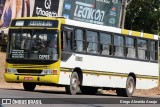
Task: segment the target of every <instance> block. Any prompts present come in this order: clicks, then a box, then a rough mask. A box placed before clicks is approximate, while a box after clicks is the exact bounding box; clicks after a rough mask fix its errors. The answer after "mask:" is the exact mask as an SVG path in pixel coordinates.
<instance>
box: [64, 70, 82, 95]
mask: <svg viewBox="0 0 160 107" xmlns="http://www.w3.org/2000/svg"><path fill="white" fill-rule="evenodd" d="M65 88H66V92H67V93H68V94H71V95H75V94H77V93H78V92H79V91H80V79H79V75H78V73H77V72H73V73H72V75H71V78H70V85H69V86H66V87H65Z"/></svg>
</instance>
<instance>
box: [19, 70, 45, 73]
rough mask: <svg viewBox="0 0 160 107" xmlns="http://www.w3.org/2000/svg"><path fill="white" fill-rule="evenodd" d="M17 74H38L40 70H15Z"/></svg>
mask: <svg viewBox="0 0 160 107" xmlns="http://www.w3.org/2000/svg"><path fill="white" fill-rule="evenodd" d="M17 72H18V73H33V74H40V73H41V72H42V70H30V69H29V70H28V69H17Z"/></svg>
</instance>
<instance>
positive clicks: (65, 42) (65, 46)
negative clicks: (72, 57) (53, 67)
mask: <svg viewBox="0 0 160 107" xmlns="http://www.w3.org/2000/svg"><path fill="white" fill-rule="evenodd" d="M72 35H73V34H72V32H71V31H63V32H62V35H61V36H62V37H61V40H62V41H61V43H62V50H71V49H72Z"/></svg>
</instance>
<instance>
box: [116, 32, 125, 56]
mask: <svg viewBox="0 0 160 107" xmlns="http://www.w3.org/2000/svg"><path fill="white" fill-rule="evenodd" d="M114 52H115V53H114V55H115V56H120V57H123V56H124V38H123V36H119V35H114Z"/></svg>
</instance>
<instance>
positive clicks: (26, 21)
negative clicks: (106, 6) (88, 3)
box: [4, 17, 159, 97]
mask: <svg viewBox="0 0 160 107" xmlns="http://www.w3.org/2000/svg"><path fill="white" fill-rule="evenodd" d="M8 41H9V42H8V45H7V46H8V47H7V58H6V71H5V74H4V76H5V80H6V81H7V82H14V83H23V87H24V90H26V91H34V89H35V87H36V85H50V86H63V87H65V89H66V92H67V93H69V94H72V95H74V94H77V93H79V92H81V93H83V94H96V93H97V90H98V89H99V88H103V89H106V90H108V89H113V90H116V93H117V95H119V96H127V97H131V96H132V95H133V92H134V90H135V89H150V88H154V87H157V86H158V79H159V69H158V68H159V66H158V44H159V43H158V36H157V35H153V34H147V33H143V32H136V31H131V30H125V29H120V28H115V27H109V26H102V25H95V24H90V23H85V22H79V21H73V20H69V19H65V18H63V17H54V18H48V17H47V18H45V17H28V18H20V19H13V20H12V22H11V24H10V27H9V32H8Z"/></svg>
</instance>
